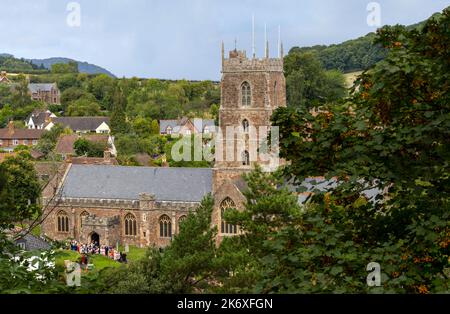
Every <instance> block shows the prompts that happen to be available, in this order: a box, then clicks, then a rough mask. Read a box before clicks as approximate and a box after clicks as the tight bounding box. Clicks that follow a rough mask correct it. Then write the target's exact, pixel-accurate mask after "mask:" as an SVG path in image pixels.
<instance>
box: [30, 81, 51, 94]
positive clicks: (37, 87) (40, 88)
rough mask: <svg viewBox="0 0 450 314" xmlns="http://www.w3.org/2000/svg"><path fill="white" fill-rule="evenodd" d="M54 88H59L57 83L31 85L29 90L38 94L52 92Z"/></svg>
mask: <svg viewBox="0 0 450 314" xmlns="http://www.w3.org/2000/svg"><path fill="white" fill-rule="evenodd" d="M52 88H57V87H56V83H30V84H28V89H29V90H30V92H31V93H38V92H39V91H43V92H50V91H51V90H52Z"/></svg>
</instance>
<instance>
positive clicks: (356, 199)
mask: <svg viewBox="0 0 450 314" xmlns="http://www.w3.org/2000/svg"><path fill="white" fill-rule="evenodd" d="M449 23H450V10H449V9H446V10H445V11H444V13H443V14H442V15H439V16H436V17H434V18H432V19H430V20H429V21H428V22H427V23H426V25H425V26H424V27H423V28H422V29H420V30H417V29H413V30H407V29H406V28H404V27H400V26H396V27H384V28H382V29H380V30H379V31H378V35H377V39H376V43H378V44H381V45H382V46H383V47H386V48H387V49H388V50H389V54H388V56H387V58H386V59H385V60H384V61H382V62H380V63H379V64H377V65H376V66H375V67H374V68H373V69H371V70H370V71H367V72H365V73H364V74H363V75H362V76H361V77H360V78H359V80H358V82H357V87H358V88H357V89H356V90H357V92H355V94H354V96H353V98H352V102H351V103H348V104H342V105H341V106H329V107H327V108H326V109H327V111H326V112H323V113H321V114H320V115H319V116H317V117H313V116H311V115H310V114H309V113H308V112H307V111H305V110H302V109H280V110H278V111H277V112H276V114H275V115H274V117H273V123H274V124H275V125H279V126H280V133H281V134H282V138H281V147H282V150H281V155H282V157H285V158H287V159H289V160H290V161H291V162H292V163H291V166H290V167H289V168H288V169H289V172H290V173H292V174H294V175H295V176H296V178H297V179H298V180H302V179H303V178H305V177H307V176H326V177H327V178H330V177H336V178H338V179H339V180H340V182H341V184H340V185H339V186H338V188H336V189H335V190H334V191H333V194H332V195H331V196H330V197H329V199H328V200H327V197H326V195H323V194H320V193H318V195H317V197H316V199H315V201H314V202H313V206H316V209H315V211H316V213H317V216H316V219H317V221H322V222H324V224H323V225H322V227H323V228H322V229H320V228H317V229H318V230H321V232H320V233H317V232H316V231H318V230H317V229H313V230H312V231H311V232H314V234H312V233H310V234H311V235H312V237H311V240H310V241H314V239H315V238H316V237H318V236H319V234H322V237H324V241H325V244H326V243H327V241H333V242H335V241H337V242H336V243H331V242H329V243H330V244H331V245H333V247H334V248H338V247H340V251H336V254H337V255H334V254H335V253H333V251H331V247H326V246H323V247H322V248H319V249H321V250H322V253H321V254H322V255H323V257H326V256H329V257H330V258H331V259H324V260H323V261H324V262H323V263H326V264H322V266H324V265H330V266H331V265H333V266H334V267H338V266H339V268H335V269H334V270H333V273H331V271H332V269H331V270H330V273H329V274H325V275H326V276H325V277H323V276H324V274H322V278H319V277H317V273H316V272H317V271H318V268H317V267H315V268H313V270H314V272H313V273H316V277H317V278H316V280H314V282H315V283H316V285H318V286H320V287H321V289H322V288H323V289H325V288H326V287H327V286H328V285H330V282H332V281H330V280H331V279H332V278H331V277H329V275H330V274H331V275H333V274H335V275H336V276H337V277H335V278H334V280H335V281H334V282H337V278H340V280H348V281H349V285H348V286H346V287H340V289H341V290H343V289H347V290H346V291H352V289H353V288H354V289H355V291H357V289H359V287H358V284H357V280H356V279H357V278H358V276H360V275H361V274H359V275H358V271H359V269H360V267H362V266H363V264H364V263H365V262H369V261H377V262H379V263H380V264H381V266H382V271H383V286H382V287H381V288H379V289H378V291H384V292H403V293H426V292H443V291H448V289H449V287H448V277H447V276H448V273H447V274H446V271H447V272H448V268H447V270H446V267H448V245H449V241H448V231H449V224H448V221H449V213H450V211H449V209H450V208H449V192H450V190H449V189H448V187H449V186H450V185H449V166H448V162H447V161H448V160H449V149H448V148H449V147H450V145H449V144H450V143H449V138H450V137H449V130H450V128H449V126H450V120H449V118H450V115H449V103H450V99H449V95H450V93H449V90H448V89H449V86H448V84H446V83H444V82H446V81H447V79H446V77H447V73H448V70H449V67H450V64H449V59H448V58H447V52H448V51H449V47H448V42H449V33H448V29H449ZM368 187H378V188H379V189H381V190H384V191H386V193H387V195H386V196H387V198H386V199H384V200H383V201H382V200H381V199H380V200H378V202H376V203H374V202H367V201H365V200H361V199H360V194H359V193H360V192H361V191H362V190H364V189H367V188H368ZM311 223H313V221H311ZM317 223H318V222H316V224H317ZM312 225H313V226H314V224H312ZM343 226H345V229H343ZM306 235H308V233H307V234H306ZM284 240H285V241H291V240H292V239H291V238H290V237H288V236H286V237H284ZM347 241H352V242H348V247H346V248H345V247H342V246H341V244H342V243H347ZM344 249H345V250H344ZM349 250H352V251H353V252H354V253H356V256H358V258H359V257H363V259H364V263H362V262H361V261H359V262H358V261H356V260H354V261H351V263H350V264H348V265H345V264H344V265H339V256H342V254H344V256H346V255H345V254H347V252H349ZM313 252H314V254H315V256H316V257H317V258H319V256H320V254H319V255H317V253H318V252H317V251H313ZM327 252H328V253H327ZM282 253H283V254H288V252H286V251H284V252H282ZM319 253H320V252H319ZM330 253H333V256H330ZM302 254H305V252H302ZM280 256H281V255H280ZM348 257H349V258H350V257H351V258H352V259H356V257H355V255H354V254H353V255H351V256H348ZM301 261H302V260H301ZM317 261H318V259H317ZM329 263H331V264H329ZM358 263H359V264H358ZM310 265H312V264H310ZM317 265H321V264H317ZM358 265H359V266H358ZM311 276H312V274H311ZM311 278H312V277H311ZM359 278H360V277H359ZM352 287H353V288H352Z"/></svg>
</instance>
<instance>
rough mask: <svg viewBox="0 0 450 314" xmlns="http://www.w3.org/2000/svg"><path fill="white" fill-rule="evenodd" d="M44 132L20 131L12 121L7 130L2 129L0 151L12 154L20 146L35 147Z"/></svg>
mask: <svg viewBox="0 0 450 314" xmlns="http://www.w3.org/2000/svg"><path fill="white" fill-rule="evenodd" d="M43 132H44V130H36V129H33V130H32V129H18V128H15V127H14V122H13V121H10V122H9V123H8V127H7V128H4V129H0V149H1V150H5V151H9V152H11V151H14V148H16V147H17V146H19V145H27V146H35V145H37V143H38V141H39V139H40V138H41V136H42V133H43Z"/></svg>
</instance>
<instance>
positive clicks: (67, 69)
mask: <svg viewBox="0 0 450 314" xmlns="http://www.w3.org/2000/svg"><path fill="white" fill-rule="evenodd" d="M51 72H52V73H54V74H66V73H78V63H77V62H75V61H69V62H68V63H55V64H52V66H51Z"/></svg>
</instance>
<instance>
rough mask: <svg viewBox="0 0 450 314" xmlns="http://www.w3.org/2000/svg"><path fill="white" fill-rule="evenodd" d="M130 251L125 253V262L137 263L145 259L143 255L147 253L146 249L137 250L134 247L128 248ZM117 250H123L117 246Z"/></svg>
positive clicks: (123, 249) (137, 248)
mask: <svg viewBox="0 0 450 314" xmlns="http://www.w3.org/2000/svg"><path fill="white" fill-rule="evenodd" d="M129 249H130V251H129V252H128V253H127V260H128V261H129V262H130V261H137V260H140V259H142V258H144V257H145V253H146V252H147V248H139V247H135V246H131V245H130V246H129ZM119 250H120V251H122V252H124V251H125V248H124V247H123V246H119Z"/></svg>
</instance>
